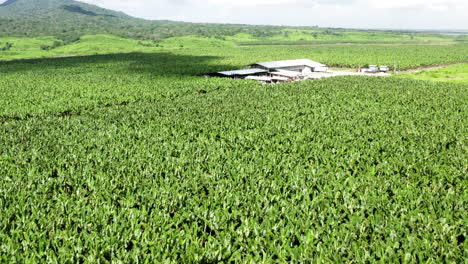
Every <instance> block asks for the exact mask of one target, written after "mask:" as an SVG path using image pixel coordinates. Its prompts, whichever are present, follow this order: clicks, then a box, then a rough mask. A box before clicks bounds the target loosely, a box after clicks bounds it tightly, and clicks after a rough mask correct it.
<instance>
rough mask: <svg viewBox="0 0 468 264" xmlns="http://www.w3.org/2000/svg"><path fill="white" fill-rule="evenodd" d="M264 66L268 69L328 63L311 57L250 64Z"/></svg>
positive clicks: (321, 65) (320, 65)
mask: <svg viewBox="0 0 468 264" xmlns="http://www.w3.org/2000/svg"><path fill="white" fill-rule="evenodd" d="M255 65H258V66H262V67H264V68H267V69H275V68H284V67H295V66H309V67H324V66H326V65H324V64H321V63H318V62H316V61H313V60H309V59H299V60H284V61H269V62H258V63H254V64H250V66H255Z"/></svg>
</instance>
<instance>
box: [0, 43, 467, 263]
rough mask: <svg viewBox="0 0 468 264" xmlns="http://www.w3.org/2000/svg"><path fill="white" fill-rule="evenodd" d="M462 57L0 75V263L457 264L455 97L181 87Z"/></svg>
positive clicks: (172, 56) (380, 87)
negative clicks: (315, 68)
mask: <svg viewBox="0 0 468 264" xmlns="http://www.w3.org/2000/svg"><path fill="white" fill-rule="evenodd" d="M45 41H49V40H45ZM83 41H84V40H83ZM77 45H79V43H77ZM142 47H144V46H142ZM63 48H65V47H63ZM145 48H146V47H145ZM151 48H155V49H157V48H158V47H151ZM58 49H60V48H58ZM447 49H449V50H447ZM466 49H467V46H466V45H455V46H449V47H448V48H447V47H444V48H443V49H442V48H440V47H439V46H425V47H424V50H422V49H421V47H420V46H411V45H410V46H398V47H388V46H379V45H375V46H373V45H371V46H366V47H360V46H346V45H343V46H333V47H326V46H324V47H269V48H266V47H246V48H222V47H221V48H213V49H175V50H173V51H171V52H169V51H165V52H164V51H156V52H152V53H130V54H111V55H97V56H87V57H72V58H56V59H36V60H22V61H11V62H3V63H0V72H1V78H0V93H1V94H2V96H1V97H0V174H1V175H2V177H0V207H1V208H2V213H1V214H0V245H1V246H0V262H2V263H15V262H19V263H25V262H30V263H38V262H58V263H85V262H89V263H96V262H103V263H106V262H119V261H122V262H123V263H131V262H133V263H136V262H145V261H146V262H174V263H214V262H231V261H232V262H236V263H238V262H252V263H272V262H277V263H284V262H308V261H311V260H314V261H316V262H317V263H321V262H323V263H341V262H353V261H354V262H359V263H362V262H372V263H373V262H381V263H397V262H404V263H419V262H433V263H443V262H448V263H450V262H451V263H462V262H463V261H464V260H465V259H466V256H467V250H466V249H467V248H468V244H467V243H468V242H467V241H466V238H465V237H466V219H467V210H466V209H467V202H468V201H467V197H468V196H467V193H466V190H467V185H466V175H467V174H468V171H467V170H468V169H467V166H466V164H467V163H468V162H467V156H466V153H468V152H467V138H466V135H467V133H468V131H467V128H466V125H465V122H464V121H465V120H467V118H468V116H467V111H466V110H467V104H466V102H467V101H468V93H467V89H468V87H467V86H466V84H452V83H435V82H425V81H418V80H410V79H396V78H367V77H341V78H336V79H327V80H318V81H306V82H300V83H288V84H284V85H277V86H270V85H261V84H259V83H256V82H252V81H234V80H230V79H218V78H202V77H197V76H196V74H198V73H203V72H209V71H213V70H221V69H230V68H232V67H241V66H242V65H245V64H247V63H249V62H252V61H257V60H262V58H263V59H264V60H269V59H282V58H296V57H310V58H312V59H317V60H319V61H324V62H327V63H330V64H335V63H336V64H342V65H356V64H361V63H363V62H365V61H370V60H372V61H375V62H376V63H390V62H392V61H393V60H394V59H398V61H399V62H400V63H401V64H402V65H406V66H415V65H416V66H417V65H421V64H431V63H434V62H447V61H458V60H461V59H466V54H468V53H467V52H466ZM364 51H366V53H364ZM83 52H86V50H83ZM379 58H380V59H379Z"/></svg>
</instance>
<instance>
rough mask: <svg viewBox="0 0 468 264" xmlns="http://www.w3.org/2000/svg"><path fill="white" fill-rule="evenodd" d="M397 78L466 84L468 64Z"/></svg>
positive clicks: (403, 75)
mask: <svg viewBox="0 0 468 264" xmlns="http://www.w3.org/2000/svg"><path fill="white" fill-rule="evenodd" d="M398 78H410V79H415V80H429V81H436V82H452V83H465V84H466V83H468V63H463V64H458V65H452V66H447V67H442V68H436V69H429V70H422V71H420V72H416V73H409V74H401V75H398Z"/></svg>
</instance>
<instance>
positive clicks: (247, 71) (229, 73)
mask: <svg viewBox="0 0 468 264" xmlns="http://www.w3.org/2000/svg"><path fill="white" fill-rule="evenodd" d="M218 73H219V74H221V75H226V76H236V75H250V74H258V73H268V71H267V70H264V69H255V68H254V69H243V70H235V71H223V72H218Z"/></svg>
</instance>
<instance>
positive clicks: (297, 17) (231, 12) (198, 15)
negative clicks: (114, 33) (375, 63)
mask: <svg viewBox="0 0 468 264" xmlns="http://www.w3.org/2000/svg"><path fill="white" fill-rule="evenodd" d="M82 1H83V2H88V3H92V4H96V5H99V6H101V7H105V8H109V9H114V10H119V11H123V12H125V13H127V14H130V15H133V16H137V17H142V18H147V19H169V20H177V21H188V22H215V23H239V24H271V25H304V26H314V25H318V26H324V27H325V26H328V27H347V28H397V29H464V30H467V29H468V0H82Z"/></svg>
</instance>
